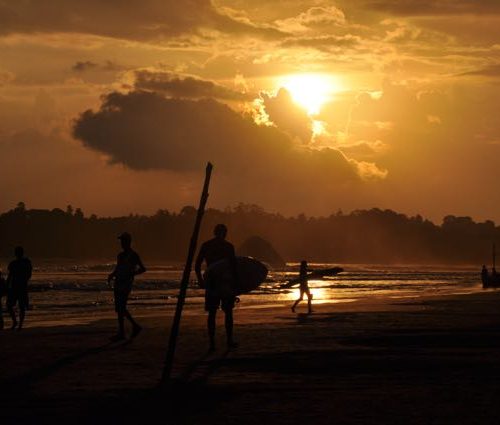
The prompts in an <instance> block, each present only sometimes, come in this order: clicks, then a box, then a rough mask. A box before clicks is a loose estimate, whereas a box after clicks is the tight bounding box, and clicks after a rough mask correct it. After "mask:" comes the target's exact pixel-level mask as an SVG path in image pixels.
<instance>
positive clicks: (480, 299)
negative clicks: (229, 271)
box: [0, 291, 500, 424]
mask: <svg viewBox="0 0 500 425" xmlns="http://www.w3.org/2000/svg"><path fill="white" fill-rule="evenodd" d="M499 306H500V293H499V292H497V291H484V292H476V293H470V294H452V295H443V296H437V297H436V296H432V297H425V296H423V297H419V298H418V299H415V298H399V299H395V298H393V297H390V296H378V297H373V298H365V299H362V300H357V301H353V302H340V303H334V302H328V303H321V304H316V305H315V306H314V310H315V311H314V313H313V314H312V315H306V314H305V311H306V306H305V305H301V306H299V308H298V314H293V313H292V312H291V311H290V306H289V305H288V304H287V303H278V304H274V305H273V304H265V305H262V306H258V305H245V303H244V300H243V302H242V303H241V305H240V306H239V307H238V308H237V309H236V311H235V323H236V328H235V333H236V338H237V340H238V342H239V343H240V346H239V347H238V348H237V349H235V350H233V351H230V352H228V351H226V350H225V348H224V338H223V320H222V315H221V316H220V317H219V318H218V319H219V320H218V349H217V351H216V352H215V353H213V354H208V353H207V338H206V333H205V320H206V317H205V314H204V312H203V310H202V308H198V307H196V308H188V309H187V310H186V313H187V314H185V315H184V317H183V319H182V324H181V333H180V337H179V341H178V349H177V355H176V363H175V367H174V373H173V375H174V378H175V380H174V381H173V382H172V383H171V384H170V385H167V386H166V387H163V388H160V387H159V380H160V376H161V372H162V367H163V360H164V356H165V350H166V346H167V341H168V334H169V330H170V323H171V318H172V316H173V308H174V303H170V304H168V306H166V307H165V308H162V309H153V310H151V309H147V308H143V307H141V306H135V307H134V308H133V312H134V313H135V315H136V316H137V318H138V319H139V320H140V322H141V324H142V325H143V326H144V331H143V332H142V333H141V334H140V335H139V336H138V337H137V338H136V339H135V340H133V341H126V342H123V343H110V342H109V341H108V338H109V336H111V335H112V334H113V333H114V332H115V326H116V323H115V320H114V318H113V314H112V311H106V312H103V314H102V315H101V316H99V317H94V318H92V320H82V321H81V322H80V323H79V321H78V320H74V321H72V322H70V323H69V324H68V323H67V321H62V322H61V323H57V320H54V321H52V322H50V323H45V324H44V325H43V326H42V325H33V324H32V325H30V323H29V316H28V319H27V327H26V329H24V330H23V331H21V332H12V331H10V330H4V331H2V332H1V333H0V347H1V348H0V364H1V368H0V388H1V389H2V390H1V393H2V397H1V398H0V421H1V423H2V424H11V423H12V424H14V423H17V424H19V423H23V424H24V423H26V424H28V423H30V424H31V423H37V424H45V423H47V424H49V423H51V424H53V423H136V424H140V423H158V422H161V423H172V424H179V423H180V424H184V423H185V424H268V423H272V424H291V423H302V422H306V421H310V422H311V423H319V424H323V423H324V424H327V423H328V424H331V423H345V424H372V423H374V424H378V423H380V424H402V423H404V424H445V423H446V424H447V423H453V424H475V423H477V424H490V423H491V424H497V423H498V417H499V414H500V393H499V391H498V382H499V378H500V308H499ZM55 319H57V317H56V318H55ZM82 319H83V318H82ZM87 319H88V318H87ZM6 325H7V326H8V325H9V320H8V319H7V320H6Z"/></svg>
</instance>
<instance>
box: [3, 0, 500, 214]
mask: <svg viewBox="0 0 500 425" xmlns="http://www.w3.org/2000/svg"><path fill="white" fill-rule="evenodd" d="M499 25H500V2H498V1H496V0H453V1H451V0H422V1H418V2H416V1H410V0H349V1H347V0H343V1H341V0H339V1H325V0H276V1H264V0H213V1H209V0H183V1H174V0H141V1H135V0H133V1H127V2H122V1H111V0H110V1H107V2H103V1H100V0H85V1H84V0H47V1H44V2H40V1H37V0H24V1H22V2H21V1H18V0H3V1H0V148H1V150H0V167H1V169H2V176H3V177H2V179H0V210H5V209H8V208H11V207H13V206H14V205H15V204H16V203H17V202H18V201H20V200H23V201H25V202H26V204H27V205H28V207H38V208H52V207H55V206H59V207H65V206H66V205H67V204H69V203H71V204H73V205H74V206H79V207H82V208H83V210H84V211H85V212H86V213H88V214H90V213H97V214H99V215H103V214H104V215H108V214H109V215H115V214H128V213H129V212H139V213H152V212H154V211H156V210H157V209H158V208H168V209H174V210H177V209H179V208H181V207H182V206H184V205H187V204H195V203H196V202H197V199H198V191H199V186H200V185H201V181H200V180H201V174H200V170H203V168H204V163H205V162H206V160H211V161H213V162H214V163H215V166H216V169H215V173H214V180H213V187H212V191H211V199H210V205H211V206H212V207H225V206H228V205H234V204H237V203H239V202H247V203H256V204H260V205H262V206H263V207H264V208H266V209H268V210H271V211H279V212H282V213H285V214H296V213H300V212H305V213H306V214H311V215H317V214H330V213H331V212H332V211H337V210H338V209H339V208H340V209H342V210H344V211H350V210H352V209H356V208H371V207H380V208H391V209H395V210H398V211H401V212H404V213H407V214H417V213H420V214H422V215H424V216H426V217H430V218H432V219H434V220H435V221H437V222H440V220H441V218H442V217H443V216H444V215H446V214H450V213H452V214H456V215H470V216H472V217H473V218H475V219H477V220H484V219H487V218H492V219H496V220H497V221H500V191H499V190H498V188H497V182H498V181H500V165H499V163H500V119H499V118H498V110H499V102H500V100H499V99H500V38H499V36H498V27H499Z"/></svg>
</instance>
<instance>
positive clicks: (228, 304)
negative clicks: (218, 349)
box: [195, 224, 238, 351]
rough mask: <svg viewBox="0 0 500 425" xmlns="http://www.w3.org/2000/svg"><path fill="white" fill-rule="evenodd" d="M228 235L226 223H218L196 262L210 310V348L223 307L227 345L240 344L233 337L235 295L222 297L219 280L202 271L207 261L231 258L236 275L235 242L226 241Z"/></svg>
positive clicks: (213, 347) (207, 307)
mask: <svg viewBox="0 0 500 425" xmlns="http://www.w3.org/2000/svg"><path fill="white" fill-rule="evenodd" d="M226 236H227V227H226V226H225V225H224V224H217V225H216V226H215V228H214V238H213V239H210V240H208V241H206V242H204V243H203V244H202V245H201V247H200V251H199V253H198V257H197V258H196V262H195V272H196V276H197V278H198V282H199V285H200V286H201V287H202V288H205V310H206V311H207V312H208V318H207V328H208V337H209V341H210V346H209V350H210V351H214V350H215V325H216V316H217V310H218V309H219V308H222V311H223V312H224V315H225V320H224V324H225V328H226V338H227V347H228V348H236V347H237V346H238V344H237V343H236V342H235V341H234V339H233V308H234V304H235V302H236V297H235V296H227V297H221V296H219V295H218V294H217V293H216V291H215V288H216V286H217V282H214V281H212V280H207V281H206V280H205V278H204V276H203V275H202V273H201V266H202V264H203V262H204V261H205V263H206V266H207V268H208V267H210V265H212V264H214V263H216V262H218V261H221V260H224V259H229V261H230V262H231V264H233V269H234V270H233V274H234V277H235V278H237V276H236V271H235V267H234V264H235V258H236V254H235V250H234V246H233V244H231V243H230V242H228V241H226Z"/></svg>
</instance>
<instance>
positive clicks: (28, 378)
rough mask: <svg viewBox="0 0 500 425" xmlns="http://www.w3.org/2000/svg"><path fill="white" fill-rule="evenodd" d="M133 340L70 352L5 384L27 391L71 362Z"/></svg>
mask: <svg viewBox="0 0 500 425" xmlns="http://www.w3.org/2000/svg"><path fill="white" fill-rule="evenodd" d="M131 342H132V340H125V341H123V342H120V343H118V344H117V343H113V342H108V343H106V344H103V345H100V346H98V347H92V348H89V349H87V350H84V351H80V352H77V353H74V354H70V355H68V356H65V357H61V358H59V359H57V360H56V361H55V362H53V363H50V364H48V365H45V366H41V367H38V368H35V369H31V370H29V371H28V372H26V373H25V374H23V375H21V376H19V377H17V378H15V379H11V380H9V381H7V382H4V383H3V385H7V386H8V387H9V388H11V389H13V390H14V389H17V390H21V391H25V390H26V387H29V386H31V385H33V384H35V383H37V382H40V381H42V380H44V379H46V378H48V377H50V376H51V375H53V374H54V373H56V372H58V371H59V370H61V369H63V368H64V367H67V366H69V365H71V364H74V363H76V362H77V361H79V360H82V359H84V358H86V357H90V356H95V355H97V354H100V353H103V352H105V351H112V350H117V349H119V348H122V347H124V346H126V345H128V344H130V343H131Z"/></svg>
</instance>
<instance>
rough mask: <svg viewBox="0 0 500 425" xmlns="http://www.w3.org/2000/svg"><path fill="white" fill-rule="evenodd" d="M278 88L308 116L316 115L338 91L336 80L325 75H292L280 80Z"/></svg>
mask: <svg viewBox="0 0 500 425" xmlns="http://www.w3.org/2000/svg"><path fill="white" fill-rule="evenodd" d="M278 84H279V87H284V88H285V89H287V90H288V91H289V92H290V94H291V96H292V99H293V100H294V102H295V103H297V104H298V105H300V106H302V107H303V108H304V109H305V110H306V111H307V113H308V114H309V115H317V114H318V113H319V111H320V110H321V107H322V106H323V105H324V104H325V103H326V102H327V101H329V100H331V98H332V97H333V94H334V93H335V92H337V91H339V83H338V81H337V79H336V78H335V77H333V76H331V75H326V74H293V75H287V76H285V77H282V78H280V80H279V81H278Z"/></svg>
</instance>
